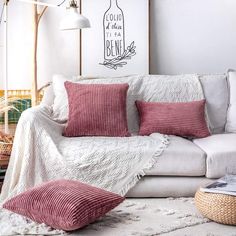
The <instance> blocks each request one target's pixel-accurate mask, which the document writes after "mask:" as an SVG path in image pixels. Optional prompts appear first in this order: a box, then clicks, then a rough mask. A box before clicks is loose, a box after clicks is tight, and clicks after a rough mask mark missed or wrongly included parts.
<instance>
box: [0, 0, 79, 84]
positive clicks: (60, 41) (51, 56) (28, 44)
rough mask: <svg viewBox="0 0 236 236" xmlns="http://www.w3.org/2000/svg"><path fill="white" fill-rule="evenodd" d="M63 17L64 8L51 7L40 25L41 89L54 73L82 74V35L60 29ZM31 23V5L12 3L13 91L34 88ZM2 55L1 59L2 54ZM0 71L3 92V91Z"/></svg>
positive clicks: (10, 11) (0, 42) (10, 82)
mask: <svg viewBox="0 0 236 236" xmlns="http://www.w3.org/2000/svg"><path fill="white" fill-rule="evenodd" d="M51 3H52V1H51ZM63 15H65V9H64V8H48V10H47V11H46V13H45V15H44V16H43V18H42V21H41V23H40V31H39V50H38V52H39V54H38V81H39V87H40V86H42V85H44V84H45V83H46V82H47V81H50V80H51V77H52V75H53V74H55V73H64V74H67V75H75V74H78V73H79V33H78V31H60V30H59V21H60V19H61V18H62V16H63ZM31 22H32V11H31V5H30V4H27V3H22V2H17V1H10V4H9V88H10V89H26V88H30V87H31V77H32V76H31V75H32V69H31V65H32V47H33V42H32V23H31ZM2 26H3V25H2ZM2 26H1V31H0V33H1V35H0V38H1V40H0V45H1V44H2V42H3V40H2V37H1V36H2V28H3V27H2ZM0 56H1V60H2V58H3V57H2V54H1V55H0ZM0 66H2V63H0ZM1 68H2V67H1ZM0 71H1V70H0ZM1 72H2V71H1ZM1 72H0V75H1V77H0V78H1V81H0V89H1V88H3V81H2V73H1Z"/></svg>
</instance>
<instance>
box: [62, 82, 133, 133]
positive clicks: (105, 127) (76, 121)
mask: <svg viewBox="0 0 236 236" xmlns="http://www.w3.org/2000/svg"><path fill="white" fill-rule="evenodd" d="M65 87H66V90H67V94H68V101H69V119H68V124H67V127H66V128H65V130H64V136H66V137H78V136H113V137H125V136H130V134H129V132H128V124H127V115H126V97H127V91H128V88H129V85H128V84H76V83H71V82H68V81H67V82H65Z"/></svg>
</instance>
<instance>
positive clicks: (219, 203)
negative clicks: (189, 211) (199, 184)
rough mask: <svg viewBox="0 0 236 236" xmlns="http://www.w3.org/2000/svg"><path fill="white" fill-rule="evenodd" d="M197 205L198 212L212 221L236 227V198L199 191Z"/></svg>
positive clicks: (196, 198) (196, 199) (196, 197)
mask: <svg viewBox="0 0 236 236" xmlns="http://www.w3.org/2000/svg"><path fill="white" fill-rule="evenodd" d="M195 204H196V207H197V208H198V210H199V211H200V212H201V213H202V214H203V215H204V216H205V217H207V218H209V219H210V220H213V221H215V222H218V223H221V224H226V225H236V197H234V196H230V195H226V194H216V193H205V192H202V191H200V190H199V191H197V193H196V195H195Z"/></svg>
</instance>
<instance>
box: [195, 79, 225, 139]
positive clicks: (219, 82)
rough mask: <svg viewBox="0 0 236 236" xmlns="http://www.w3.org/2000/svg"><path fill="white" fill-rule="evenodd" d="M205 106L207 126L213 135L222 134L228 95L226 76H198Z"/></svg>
mask: <svg viewBox="0 0 236 236" xmlns="http://www.w3.org/2000/svg"><path fill="white" fill-rule="evenodd" d="M199 78H200V81H201V84H202V87H203V91H204V95H205V99H206V105H207V114H208V119H209V125H210V129H211V132H212V133H213V134H217V133H224V130H225V124H226V118H227V109H228V102H229V93H228V85H227V77H226V75H200V76H199Z"/></svg>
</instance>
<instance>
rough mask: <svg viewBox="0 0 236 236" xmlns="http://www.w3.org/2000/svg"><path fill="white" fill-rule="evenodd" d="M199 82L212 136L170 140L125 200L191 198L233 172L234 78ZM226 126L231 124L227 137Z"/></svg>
mask: <svg viewBox="0 0 236 236" xmlns="http://www.w3.org/2000/svg"><path fill="white" fill-rule="evenodd" d="M232 73H233V75H232V76H231V77H233V76H235V72H232ZM199 78H200V81H201V84H202V87H203V91H204V94H205V98H206V101H207V111H208V119H209V121H210V128H211V131H212V135H211V136H210V137H207V138H203V139H195V140H192V141H191V140H188V139H184V138H181V137H177V136H170V145H169V148H168V149H167V150H166V151H165V152H164V154H163V155H162V156H160V157H159V158H158V160H157V162H156V164H155V166H154V167H153V168H152V169H151V170H149V171H147V172H146V176H145V177H143V178H142V179H141V180H140V182H139V183H138V184H137V185H136V186H135V187H134V188H133V189H131V190H130V191H129V193H128V194H127V196H128V197H188V196H193V195H194V193H195V192H196V190H197V188H199V186H201V185H203V184H205V183H207V182H209V181H211V180H212V179H216V178H219V177H222V176H223V175H225V173H226V171H227V169H231V170H232V168H233V167H235V168H236V133H230V132H231V131H232V130H233V128H232V127H233V126H234V124H235V123H234V122H236V120H235V121H234V120H233V121H232V114H231V118H230V117H228V113H234V111H232V107H234V105H233V104H231V103H233V102H234V101H233V100H234V98H235V96H236V95H235V94H236V91H235V90H236V84H235V82H234V81H236V76H235V78H233V79H232V78H231V80H232V81H233V82H232V81H231V82H230V81H229V79H227V75H202V76H199ZM230 86H231V87H230ZM232 86H233V88H232ZM231 90H232V91H231ZM52 94H53V90H52V88H50V87H49V88H48V89H47V91H46V92H45V96H44V99H43V101H42V102H43V103H44V104H47V105H52V103H53V96H52ZM229 107H230V108H231V111H229ZM226 123H228V124H230V127H228V128H227V129H228V130H227V133H226V131H225V126H226V127H227V125H226ZM234 128H235V127H234ZM233 131H234V130H233ZM235 171H236V170H235Z"/></svg>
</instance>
